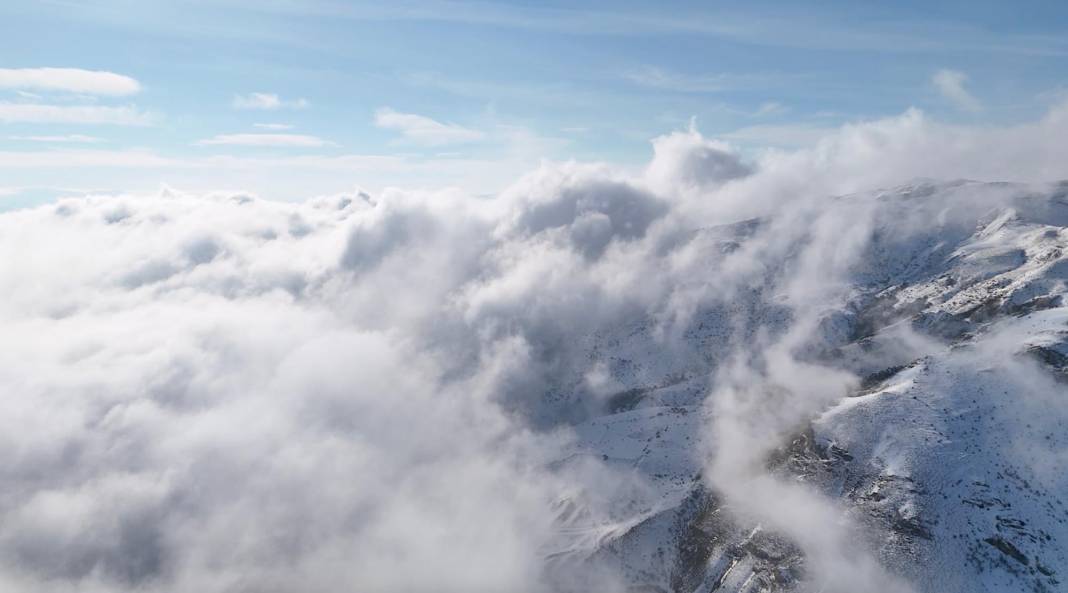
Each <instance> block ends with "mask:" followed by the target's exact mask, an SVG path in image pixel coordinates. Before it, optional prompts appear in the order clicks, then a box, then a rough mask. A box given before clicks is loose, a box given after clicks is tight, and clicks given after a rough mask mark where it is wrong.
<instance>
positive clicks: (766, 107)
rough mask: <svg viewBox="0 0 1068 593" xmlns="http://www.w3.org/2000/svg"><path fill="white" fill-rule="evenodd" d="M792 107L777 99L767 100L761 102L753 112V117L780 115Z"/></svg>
mask: <svg viewBox="0 0 1068 593" xmlns="http://www.w3.org/2000/svg"><path fill="white" fill-rule="evenodd" d="M789 110H790V109H789V108H788V107H786V106H785V105H783V104H782V103H779V102H777V101H767V102H765V103H761V104H760V107H758V108H757V110H756V111H755V112H753V117H765V116H768V115H780V114H783V113H786V112H787V111H789Z"/></svg>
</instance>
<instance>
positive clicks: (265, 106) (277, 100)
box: [233, 93, 309, 111]
mask: <svg viewBox="0 0 1068 593" xmlns="http://www.w3.org/2000/svg"><path fill="white" fill-rule="evenodd" d="M308 105H309V103H308V100H307V99H305V98H303V97H300V98H297V99H291V100H289V99H283V98H281V97H279V96H278V95H277V94H275V93H249V94H247V95H237V96H235V97H234V100H233V106H234V108H235V109H259V110H263V111H276V110H279V109H304V108H306V107H307V106H308Z"/></svg>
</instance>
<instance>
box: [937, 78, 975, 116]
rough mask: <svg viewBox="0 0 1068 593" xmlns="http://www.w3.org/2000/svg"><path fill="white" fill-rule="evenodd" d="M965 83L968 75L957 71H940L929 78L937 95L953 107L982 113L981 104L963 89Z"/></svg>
mask: <svg viewBox="0 0 1068 593" xmlns="http://www.w3.org/2000/svg"><path fill="white" fill-rule="evenodd" d="M967 82H968V75H967V74H965V73H963V72H960V71H957V70H948V69H942V70H939V71H938V72H935V73H934V76H932V77H931V83H932V84H934V86H935V88H936V89H938V92H939V94H941V95H942V97H944V98H945V99H947V100H948V101H949V102H950V103H952V104H953V105H954V106H955V107H957V108H958V109H961V110H963V111H971V112H973V113H974V112H977V111H982V110H983V104H982V103H981V102H980V101H979V99H977V98H976V97H975V95H973V94H971V93H970V92H969V91H968V89H966V88H964V85H965V83H967Z"/></svg>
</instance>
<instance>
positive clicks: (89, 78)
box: [0, 68, 141, 96]
mask: <svg viewBox="0 0 1068 593" xmlns="http://www.w3.org/2000/svg"><path fill="white" fill-rule="evenodd" d="M0 88H5V89H33V90H39V91H60V92H68V93H79V94H83V95H106V96H125V95H134V94H137V93H139V92H141V83H139V82H138V81H137V80H135V79H133V78H130V77H129V76H125V75H122V74H116V73H114V72H108V71H105V70H82V69H80V68H0Z"/></svg>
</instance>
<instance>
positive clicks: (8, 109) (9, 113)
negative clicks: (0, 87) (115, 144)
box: [0, 103, 153, 126]
mask: <svg viewBox="0 0 1068 593" xmlns="http://www.w3.org/2000/svg"><path fill="white" fill-rule="evenodd" d="M152 120H153V118H152V116H151V115H149V114H148V113H145V112H144V111H141V110H139V109H137V108H136V107H133V106H122V107H107V106H102V105H44V104H37V103H0V122H4V123H14V122H26V123H66V124H113V125H121V126H147V125H149V124H151V123H152Z"/></svg>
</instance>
